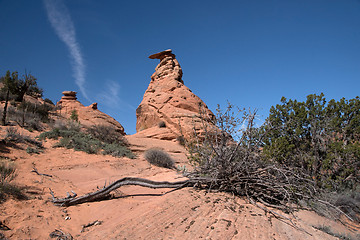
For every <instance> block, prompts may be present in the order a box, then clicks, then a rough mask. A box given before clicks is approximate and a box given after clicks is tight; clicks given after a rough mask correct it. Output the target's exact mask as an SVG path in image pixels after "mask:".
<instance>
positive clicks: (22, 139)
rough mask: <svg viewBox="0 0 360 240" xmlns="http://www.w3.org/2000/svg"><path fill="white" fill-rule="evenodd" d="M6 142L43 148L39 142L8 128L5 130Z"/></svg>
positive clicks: (12, 128) (13, 128)
mask: <svg viewBox="0 0 360 240" xmlns="http://www.w3.org/2000/svg"><path fill="white" fill-rule="evenodd" d="M5 141H6V142H15V143H28V144H31V145H34V146H36V147H38V148H43V145H42V143H41V142H39V141H37V140H35V139H33V138H31V137H29V136H25V135H22V134H20V133H19V131H18V130H17V129H16V128H15V127H9V128H7V129H6V136H5Z"/></svg>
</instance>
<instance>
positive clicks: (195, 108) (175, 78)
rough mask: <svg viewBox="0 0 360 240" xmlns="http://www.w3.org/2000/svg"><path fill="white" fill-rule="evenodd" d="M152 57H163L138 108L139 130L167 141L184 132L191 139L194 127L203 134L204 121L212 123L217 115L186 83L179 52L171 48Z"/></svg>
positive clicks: (141, 132) (148, 135)
mask: <svg viewBox="0 0 360 240" xmlns="http://www.w3.org/2000/svg"><path fill="white" fill-rule="evenodd" d="M149 58H150V59H159V60H160V63H159V64H158V65H157V67H156V68H155V72H154V74H153V75H152V76H151V81H150V84H149V87H148V88H147V90H146V91H145V94H144V97H143V100H142V102H141V103H140V105H139V107H138V108H137V110H136V117H137V122H136V131H137V132H138V133H139V134H143V135H145V136H147V137H152V138H158V139H167V140H172V139H176V138H177V137H178V136H181V135H183V136H184V137H185V138H187V139H189V138H190V137H191V136H192V135H193V133H194V128H195V129H196V130H197V131H199V132H200V134H201V129H202V123H203V122H206V123H208V122H209V120H210V119H211V118H213V117H214V114H213V113H212V112H211V111H210V110H209V109H208V107H207V106H206V104H205V103H204V102H203V101H202V100H201V99H200V98H199V97H198V96H196V95H195V94H194V93H193V92H192V91H191V90H190V89H189V88H188V87H186V86H185V85H184V81H183V80H182V75H183V72H182V69H181V67H180V64H179V62H178V61H177V59H176V58H175V54H173V53H172V50H171V49H168V50H165V51H162V52H159V53H156V54H153V55H151V56H149ZM200 110H201V111H202V113H203V114H202V115H201V117H202V119H203V121H201V119H200V114H199V113H200Z"/></svg>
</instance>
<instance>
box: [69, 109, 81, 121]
mask: <svg viewBox="0 0 360 240" xmlns="http://www.w3.org/2000/svg"><path fill="white" fill-rule="evenodd" d="M70 120H72V121H74V122H79V114H78V113H77V111H76V110H75V109H74V110H72V111H71V115H70Z"/></svg>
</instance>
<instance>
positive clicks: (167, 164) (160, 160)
mask: <svg viewBox="0 0 360 240" xmlns="http://www.w3.org/2000/svg"><path fill="white" fill-rule="evenodd" d="M144 157H145V159H146V160H147V161H148V162H149V163H151V164H153V165H155V166H158V167H164V168H170V169H173V168H175V162H174V160H173V159H172V158H171V157H170V155H169V154H167V153H166V152H164V151H162V150H161V149H157V148H151V149H149V150H147V151H145V153H144Z"/></svg>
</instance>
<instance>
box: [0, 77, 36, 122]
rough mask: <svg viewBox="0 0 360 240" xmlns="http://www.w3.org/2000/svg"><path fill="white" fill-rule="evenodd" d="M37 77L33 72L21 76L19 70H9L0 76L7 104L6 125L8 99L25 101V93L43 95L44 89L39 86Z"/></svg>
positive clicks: (4, 119)
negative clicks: (11, 71)
mask: <svg viewBox="0 0 360 240" xmlns="http://www.w3.org/2000/svg"><path fill="white" fill-rule="evenodd" d="M36 80H37V79H36V78H35V77H34V76H32V75H31V74H28V73H26V72H25V74H24V75H23V77H22V78H19V74H18V72H16V71H15V72H13V73H10V71H7V72H6V74H5V76H3V77H1V78H0V81H1V82H2V84H3V87H2V89H1V92H2V93H3V94H1V95H2V96H4V97H3V98H4V100H5V106H4V110H3V116H2V125H6V123H7V122H6V116H7V107H8V101H10V100H15V101H17V102H23V99H24V95H25V94H28V95H30V96H35V97H41V96H42V94H43V90H42V89H41V88H39V87H38V86H37V82H36Z"/></svg>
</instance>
